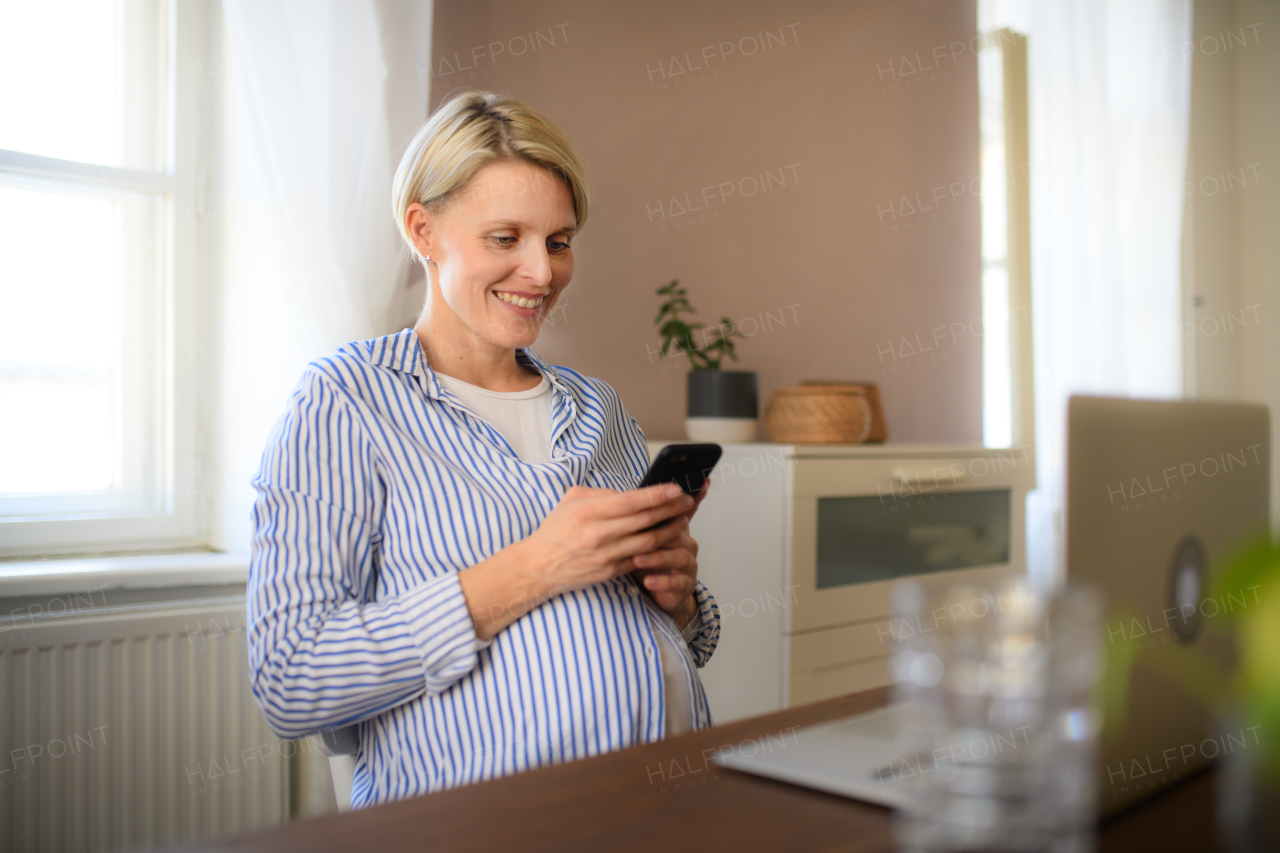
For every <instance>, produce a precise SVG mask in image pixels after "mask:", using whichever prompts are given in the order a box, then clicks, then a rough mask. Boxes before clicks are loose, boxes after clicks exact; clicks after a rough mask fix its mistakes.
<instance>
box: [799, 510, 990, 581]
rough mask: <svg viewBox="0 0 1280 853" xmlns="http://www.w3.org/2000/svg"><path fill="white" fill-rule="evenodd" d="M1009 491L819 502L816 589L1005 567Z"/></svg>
mask: <svg viewBox="0 0 1280 853" xmlns="http://www.w3.org/2000/svg"><path fill="white" fill-rule="evenodd" d="M1010 513H1011V497H1010V491H1009V490H1008V489H991V490H983V491H973V492H933V493H930V494H927V495H921V496H919V497H915V498H909V497H908V498H885V497H883V496H866V497H853V498H819V499H818V579H817V587H818V589H826V588H829V587H836V586H846V585H848V584H856V583H867V582H868V581H880V580H888V579H890V578H901V577H907V576H909V575H919V574H925V573H929V572H945V571H949V570H953V569H968V568H974V567H977V566H990V565H996V564H999V563H1007V562H1009V533H1010V530H1011V529H1012V516H1011V514H1010Z"/></svg>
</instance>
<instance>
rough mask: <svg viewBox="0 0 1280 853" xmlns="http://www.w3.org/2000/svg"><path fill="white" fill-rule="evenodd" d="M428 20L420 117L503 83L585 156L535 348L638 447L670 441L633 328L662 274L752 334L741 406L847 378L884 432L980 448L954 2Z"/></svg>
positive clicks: (744, 353) (498, 6)
mask: <svg viewBox="0 0 1280 853" xmlns="http://www.w3.org/2000/svg"><path fill="white" fill-rule="evenodd" d="M435 15H436V17H435V34H434V52H433V56H434V57H435V58H434V60H433V66H434V67H433V69H432V73H433V74H434V79H433V81H432V103H433V105H435V104H438V103H440V102H441V101H442V100H444V99H447V98H448V97H450V96H451V95H453V94H456V93H457V92H459V91H462V90H464V89H467V88H482V89H490V90H495V91H505V92H510V93H511V94H514V95H516V96H517V97H519V98H521V99H523V100H525V101H526V102H528V103H529V104H530V105H531V106H533V107H534V108H536V109H538V110H541V111H543V112H544V113H545V114H546V115H547V116H549V117H550V118H551V119H552V120H553V121H555V122H556V123H557V124H559V125H560V126H561V127H562V128H563V129H564V130H565V132H566V133H567V134H568V135H569V137H570V139H572V140H573V142H574V144H575V145H576V146H577V147H578V149H579V151H580V153H581V154H582V156H583V158H584V160H585V161H586V165H587V170H588V179H589V181H590V186H591V205H592V206H591V218H590V221H589V222H588V224H587V227H586V229H585V231H584V232H583V233H582V234H581V235H580V236H579V238H578V240H577V241H576V242H575V253H576V256H577V274H576V277H575V281H574V284H573V285H572V287H571V290H570V291H569V292H568V293H566V295H565V297H564V301H563V302H562V304H563V305H564V306H565V310H564V312H563V313H561V312H559V311H557V312H556V315H555V317H554V319H555V321H556V322H555V326H554V327H551V326H548V327H546V328H544V330H543V333H542V335H541V337H540V338H539V340H538V344H537V346H536V347H535V348H536V350H537V351H538V353H539V354H540V355H541V356H543V357H544V358H548V359H549V360H551V361H552V362H553V363H558V364H566V365H569V366H571V367H573V368H575V369H577V370H580V371H582V372H583V373H586V374H588V375H593V376H599V377H601V378H603V379H605V380H606V381H608V382H609V383H611V384H612V385H613V386H614V387H615V388H616V389H617V390H618V392H619V393H620V394H621V395H622V399H623V401H624V402H625V404H626V406H627V408H628V409H629V410H630V411H631V412H632V413H633V414H634V415H635V416H636V417H637V419H638V420H639V421H640V424H641V426H642V427H643V428H644V430H645V432H646V434H647V435H649V436H650V437H651V438H679V437H682V435H683V432H682V422H683V418H684V373H685V369H686V368H685V366H684V363H683V360H679V361H678V360H676V359H670V360H667V361H663V360H662V359H660V358H659V357H658V356H656V355H655V354H654V353H655V352H656V350H657V348H658V338H657V336H656V332H655V329H654V326H653V325H652V320H653V317H654V315H655V314H656V312H657V306H658V299H657V297H656V296H655V295H654V289H655V288H657V287H658V286H660V285H663V284H666V283H667V282H668V281H670V280H671V279H672V278H679V279H680V282H681V284H683V285H685V286H686V287H687V288H688V289H689V292H690V297H691V301H692V302H693V305H694V306H695V307H696V308H697V309H698V311H699V318H700V319H702V320H704V321H706V322H715V321H716V320H718V318H719V317H720V316H721V315H728V316H729V317H730V318H732V319H734V320H737V321H742V323H743V328H744V331H747V332H753V334H752V335H751V337H750V338H749V339H748V340H745V341H741V342H740V343H739V354H740V361H739V362H738V364H737V365H736V366H737V367H738V368H739V369H745V370H756V371H759V373H760V382H761V392H762V399H761V405H762V407H763V404H764V401H765V400H767V399H768V396H769V395H770V394H771V393H772V392H773V390H774V389H776V388H779V387H782V386H786V385H793V384H796V383H798V382H799V381H800V380H802V379H869V380H875V381H878V382H880V383H881V388H882V391H883V396H884V402H885V408H886V411H887V414H888V418H889V428H890V431H891V434H892V436H891V437H892V440H894V441H913V442H980V441H981V438H982V341H981V337H980V336H979V335H980V333H981V326H980V323H978V322H974V321H975V319H976V318H979V317H980V316H981V299H980V288H979V273H980V257H979V243H978V240H979V208H978V197H977V196H976V195H974V194H973V192H972V191H971V188H972V190H976V189H977V181H976V180H975V179H976V178H977V176H978V94H977V65H976V61H975V56H974V54H973V53H972V52H971V50H970V43H971V42H970V40H971V39H972V38H973V36H974V34H975V28H976V13H975V9H974V3H973V2H972V0H905V2H898V3H893V2H885V0H867V2H856V3H854V2H834V0H832V2H800V3H787V4H777V3H765V2H757V1H755V0H753V1H752V2H739V0H714V2H689V0H685V2H658V3H644V4H631V3H622V2H618V3H599V2H551V1H550V0H519V2H507V1H505V0H465V2H463V0H437V3H436V13H435ZM538 34H540V35H538ZM530 41H532V42H533V43H535V44H536V45H537V50H534V49H532V47H530V46H529V42H530ZM762 42H763V46H762V44H761V43H762ZM517 54H519V55H517ZM423 73H426V70H425V69H423ZM761 183H763V184H764V187H765V188H761V187H760V184H761ZM753 190H754V191H753ZM682 209H684V212H683V213H682V212H681V210H682ZM913 212H914V215H913ZM748 318H751V319H748ZM753 320H754V325H753V322H752V321H753ZM925 347H928V348H929V349H928V350H927V351H923V352H922V353H920V354H916V355H912V353H914V352H915V351H916V350H917V349H923V348H925ZM726 367H730V368H732V367H734V365H732V364H726ZM761 437H762V438H763V437H764V433H763V430H761Z"/></svg>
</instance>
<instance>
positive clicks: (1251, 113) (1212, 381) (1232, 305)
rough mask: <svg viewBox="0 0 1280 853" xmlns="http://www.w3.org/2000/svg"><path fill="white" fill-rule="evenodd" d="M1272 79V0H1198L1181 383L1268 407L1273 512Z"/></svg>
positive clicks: (1276, 365) (1276, 486)
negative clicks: (1186, 379) (1183, 379)
mask: <svg viewBox="0 0 1280 853" xmlns="http://www.w3.org/2000/svg"><path fill="white" fill-rule="evenodd" d="M1228 34H1230V37H1228ZM1241 41H1243V42H1244V43H1243V44H1241ZM1278 85H1280V4H1277V3H1275V2H1264V0H1199V1H1198V2H1197V3H1196V4H1195V48H1194V51H1193V52H1192V95H1191V146H1190V152H1189V157H1188V168H1187V181H1188V188H1187V189H1188V195H1187V201H1188V207H1187V211H1188V223H1187V229H1188V230H1187V237H1188V239H1187V248H1188V253H1187V254H1188V262H1189V263H1188V265H1187V266H1188V273H1189V274H1188V291H1189V294H1188V296H1189V302H1188V306H1187V317H1186V322H1187V323H1188V324H1194V325H1187V326H1184V330H1187V331H1190V330H1191V329H1194V331H1191V333H1190V334H1188V335H1186V336H1185V337H1184V340H1186V342H1187V344H1188V374H1189V377H1190V378H1192V379H1193V382H1189V383H1188V386H1189V387H1188V390H1189V391H1191V392H1193V393H1194V396H1198V397H1201V398H1205V399H1221V400H1247V401H1250V402H1258V403H1265V404H1267V405H1269V406H1270V407H1271V413H1272V414H1271V432H1272V435H1271V443H1272V486H1271V493H1272V517H1273V519H1277V520H1280V512H1277V511H1276V510H1277V509H1278V508H1280V500H1277V496H1280V453H1277V452H1276V451H1277V447H1280V418H1278V415H1280V340H1277V334H1276V333H1277V318H1278V317H1280V194H1278V193H1277V191H1276V168H1277V165H1278V164H1280V98H1278V97H1277V95H1276V92H1277V86H1278ZM1197 296H1198V297H1199V300H1195V297H1197ZM1197 301H1198V302H1199V304H1198V305H1197V304H1196V302H1197ZM1228 315H1232V316H1228ZM1241 320H1243V323H1241Z"/></svg>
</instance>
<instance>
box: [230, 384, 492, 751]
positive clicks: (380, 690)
mask: <svg viewBox="0 0 1280 853" xmlns="http://www.w3.org/2000/svg"><path fill="white" fill-rule="evenodd" d="M253 485H254V488H255V489H256V490H257V500H256V501H255V504H254V508H253V526H254V539H253V557H252V563H251V568H250V575H249V588H248V616H249V671H250V677H251V680H252V687H253V695H254V697H255V699H256V700H257V702H258V705H259V707H260V708H261V709H262V712H263V714H264V716H265V717H266V720H267V723H268V725H269V726H270V727H271V729H272V731H274V732H275V733H276V734H277V735H279V736H280V737H285V738H296V737H301V736H303V735H307V734H311V733H314V732H317V731H322V730H325V729H331V728H336V727H339V726H343V725H347V724H350V723H352V722H355V721H358V720H361V719H364V718H366V717H370V716H373V715H375V714H378V713H381V712H383V711H385V710H387V709H389V708H392V707H395V706H397V705H400V704H402V703H404V702H407V701H410V700H412V699H414V698H415V697H417V696H420V695H422V694H423V693H424V692H426V693H432V694H435V693H440V692H443V691H444V690H446V689H448V688H449V687H450V686H451V685H452V684H453V683H454V682H456V681H457V680H458V679H460V678H461V677H463V676H464V675H466V674H467V673H468V672H470V671H471V670H472V669H473V668H474V667H475V665H476V662H477V649H478V648H480V647H482V645H483V644H481V643H478V642H477V638H476V635H475V628H474V625H473V623H472V621H471V615H470V613H469V611H468V609H467V603H466V598H465V597H464V596H463V593H462V588H461V585H460V583H459V578H458V575H457V573H449V574H445V575H442V576H440V577H436V578H433V579H431V580H429V581H427V582H426V583H423V584H421V585H420V586H417V587H415V588H413V589H411V590H409V591H408V592H405V593H403V594H401V595H399V596H394V597H390V598H387V599H384V600H381V601H377V602H368V601H365V600H364V596H363V595H362V594H363V593H365V592H366V591H367V590H370V589H371V588H372V587H373V584H374V582H375V579H374V573H375V571H376V566H377V561H378V553H377V529H376V524H377V518H378V517H379V515H380V508H379V505H378V504H379V499H380V497H379V496H380V494H381V492H380V484H379V482H378V479H377V474H376V470H375V465H374V460H373V458H372V451H371V449H370V446H369V443H368V442H367V441H366V440H364V438H363V436H362V432H361V427H360V424H359V423H357V422H356V421H355V419H354V418H353V417H352V416H351V415H350V412H349V410H348V408H347V406H346V405H345V403H344V401H343V395H342V390H341V388H340V387H336V386H335V385H334V383H333V380H332V379H330V378H329V377H326V376H324V375H321V374H320V373H319V372H318V371H316V370H315V369H314V368H313V369H310V370H308V372H307V374H306V375H304V377H303V380H302V382H301V383H300V384H299V387H298V389H297V390H296V391H295V392H294V394H293V396H292V397H291V399H290V403H289V407H288V409H287V411H286V413H285V415H284V417H283V418H281V420H280V422H279V423H278V424H277V426H276V429H275V431H274V432H273V433H272V437H271V440H270V442H269V443H268V446H267V450H266V453H265V454H264V456H263V461H262V469H261V471H260V472H259V474H258V476H257V477H256V478H255V479H254V481H253Z"/></svg>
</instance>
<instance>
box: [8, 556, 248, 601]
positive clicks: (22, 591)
mask: <svg viewBox="0 0 1280 853" xmlns="http://www.w3.org/2000/svg"><path fill="white" fill-rule="evenodd" d="M248 580H249V557H248V555H247V554H220V553H215V552H212V551H198V552H189V553H179V554H144V555H137V556H127V557H79V558H70V559H62V558H59V559H49V560H22V561H15V562H11V563H0V598H16V597H20V596H31V595H64V594H67V593H74V592H84V591H86V590H100V589H156V588H160V587H183V586H187V587H189V586H215V585H218V584H233V583H245V582H247V581H248Z"/></svg>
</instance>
